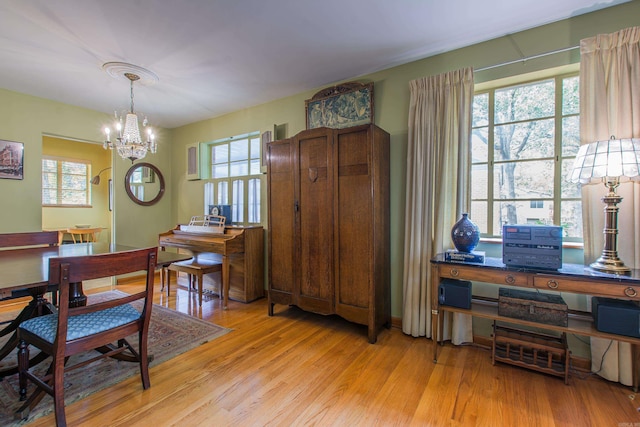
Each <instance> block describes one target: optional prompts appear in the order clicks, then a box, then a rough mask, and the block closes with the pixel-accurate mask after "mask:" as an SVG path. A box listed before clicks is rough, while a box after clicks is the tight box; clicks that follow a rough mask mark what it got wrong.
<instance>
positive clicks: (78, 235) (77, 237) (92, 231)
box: [67, 228, 102, 243]
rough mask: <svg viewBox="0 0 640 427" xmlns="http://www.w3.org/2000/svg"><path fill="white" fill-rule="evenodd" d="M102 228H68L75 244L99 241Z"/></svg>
mask: <svg viewBox="0 0 640 427" xmlns="http://www.w3.org/2000/svg"><path fill="white" fill-rule="evenodd" d="M101 231H102V228H68V229H67V233H69V234H70V235H71V238H72V239H73V243H78V241H79V242H80V243H88V242H96V241H98V236H99V235H100V232H101Z"/></svg>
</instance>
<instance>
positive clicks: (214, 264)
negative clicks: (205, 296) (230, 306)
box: [164, 254, 229, 309]
mask: <svg viewBox="0 0 640 427" xmlns="http://www.w3.org/2000/svg"><path fill="white" fill-rule="evenodd" d="M168 270H169V271H168V272H167V273H166V274H164V276H165V282H166V285H167V296H168V295H169V292H170V290H171V273H170V272H171V271H175V272H176V280H177V275H178V273H179V272H182V273H187V281H188V288H189V292H191V288H192V287H193V278H194V277H195V279H196V280H195V282H196V285H197V287H198V304H199V305H202V291H203V278H204V275H205V274H210V273H216V272H218V271H219V272H220V274H222V260H220V259H218V258H217V257H214V256H211V257H207V256H206V255H203V254H198V255H197V256H194V257H193V258H192V259H190V260H187V261H180V262H174V263H172V264H170V265H169V267H168ZM223 282H224V281H222V280H221V284H220V299H222V300H223V301H224V304H223V305H224V308H225V309H226V308H227V301H228V297H229V290H228V289H223V288H224V286H223V285H222V283H223Z"/></svg>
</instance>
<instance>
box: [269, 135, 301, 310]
mask: <svg viewBox="0 0 640 427" xmlns="http://www.w3.org/2000/svg"><path fill="white" fill-rule="evenodd" d="M267 150H268V163H267V172H268V173H267V193H268V194H267V197H268V207H269V247H268V251H269V294H268V296H269V315H273V304H284V305H289V304H293V303H294V298H293V291H294V283H295V279H296V266H297V265H298V262H297V261H296V259H295V256H296V255H295V238H294V230H295V215H296V199H295V193H294V191H295V189H294V178H295V172H296V167H295V163H294V160H295V157H294V151H295V150H294V141H293V139H286V140H282V141H275V142H272V143H270V144H269V145H268V148H267Z"/></svg>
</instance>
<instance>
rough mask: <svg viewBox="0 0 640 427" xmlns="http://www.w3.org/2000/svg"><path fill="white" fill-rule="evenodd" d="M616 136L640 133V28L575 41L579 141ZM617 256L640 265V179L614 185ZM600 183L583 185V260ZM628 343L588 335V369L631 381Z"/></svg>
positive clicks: (596, 245)
mask: <svg viewBox="0 0 640 427" xmlns="http://www.w3.org/2000/svg"><path fill="white" fill-rule="evenodd" d="M611 136H615V137H616V138H640V27H633V28H628V29H625V30H621V31H618V32H616V33H612V34H603V35H597V36H595V37H591V38H588V39H584V40H581V41H580V139H581V143H582V144H588V143H590V142H594V141H602V140H607V139H609V138H610V137H611ZM617 192H618V194H619V195H620V196H622V198H623V200H622V202H621V203H620V204H619V205H618V208H619V212H618V230H619V233H620V234H619V235H627V236H636V238H632V239H618V254H619V256H620V259H621V260H622V261H623V262H624V263H625V265H627V266H628V267H631V268H639V267H640V239H638V238H637V237H638V234H639V232H640V183H637V182H623V183H622V184H621V185H620V186H619V187H618V191H617ZM605 194H606V189H605V187H604V185H585V186H583V187H582V221H583V229H584V257H585V259H584V261H585V264H590V263H592V262H593V261H595V260H596V259H597V258H598V256H600V253H601V252H602V248H603V245H604V237H603V233H602V231H603V227H604V204H603V203H602V201H601V200H600V199H601V198H602V197H603V196H604V195H605ZM631 359H632V356H631V346H630V345H629V344H627V343H620V342H618V341H612V340H605V339H600V338H591V363H592V366H591V369H592V371H593V372H595V373H598V374H599V375H600V376H602V377H604V378H606V379H608V380H612V381H619V382H621V383H622V384H625V385H632V370H631V366H632V363H631Z"/></svg>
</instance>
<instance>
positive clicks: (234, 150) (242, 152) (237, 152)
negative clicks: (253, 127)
mask: <svg viewBox="0 0 640 427" xmlns="http://www.w3.org/2000/svg"><path fill="white" fill-rule="evenodd" d="M229 147H230V153H231V155H230V157H229V161H230V162H235V161H238V160H246V159H248V158H249V140H247V139H240V140H238V141H231V142H230V143H229Z"/></svg>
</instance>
